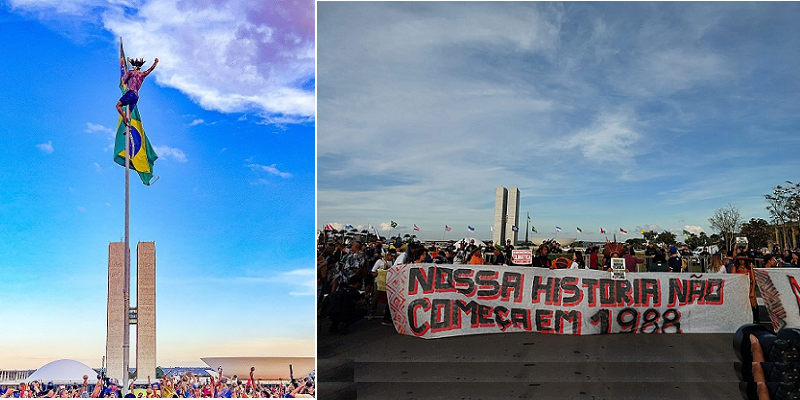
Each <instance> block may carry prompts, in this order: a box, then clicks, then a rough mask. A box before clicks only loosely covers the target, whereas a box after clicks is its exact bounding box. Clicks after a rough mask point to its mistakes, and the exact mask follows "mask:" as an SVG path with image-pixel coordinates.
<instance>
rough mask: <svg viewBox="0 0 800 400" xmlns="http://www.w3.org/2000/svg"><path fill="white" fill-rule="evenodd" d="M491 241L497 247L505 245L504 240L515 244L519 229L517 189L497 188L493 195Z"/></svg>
mask: <svg viewBox="0 0 800 400" xmlns="http://www.w3.org/2000/svg"><path fill="white" fill-rule="evenodd" d="M492 231H493V234H492V240H493V241H494V243H496V244H499V245H501V246H502V245H505V244H506V239H511V243H512V244H514V245H516V244H517V234H518V233H519V231H520V227H519V188H516V187H511V188H508V189H506V188H504V187H498V188H497V191H496V192H495V195H494V224H493V225H492Z"/></svg>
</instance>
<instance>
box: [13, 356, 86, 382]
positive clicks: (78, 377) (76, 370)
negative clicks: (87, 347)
mask: <svg viewBox="0 0 800 400" xmlns="http://www.w3.org/2000/svg"><path fill="white" fill-rule="evenodd" d="M84 375H87V376H88V377H89V384H95V383H97V372H95V371H94V370H93V369H91V368H89V367H88V366H87V365H86V364H84V363H82V362H80V361H75V360H56V361H53V362H50V363H48V364H45V365H44V366H42V367H41V368H39V369H37V370H36V372H34V373H32V374H31V375H30V376H28V378H27V379H25V380H26V381H27V382H32V381H41V382H44V383H48V382H53V383H55V384H62V383H83V376H84Z"/></svg>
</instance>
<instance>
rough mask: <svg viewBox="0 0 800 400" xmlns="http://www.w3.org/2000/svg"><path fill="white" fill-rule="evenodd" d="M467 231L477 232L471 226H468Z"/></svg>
mask: <svg viewBox="0 0 800 400" xmlns="http://www.w3.org/2000/svg"><path fill="white" fill-rule="evenodd" d="M467 229H469V231H470V232H475V228H473V227H471V226H469V225H467Z"/></svg>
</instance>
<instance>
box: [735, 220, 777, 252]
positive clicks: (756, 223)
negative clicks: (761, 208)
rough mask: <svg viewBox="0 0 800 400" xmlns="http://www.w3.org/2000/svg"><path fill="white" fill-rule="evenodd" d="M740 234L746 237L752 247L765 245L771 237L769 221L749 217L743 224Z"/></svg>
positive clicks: (756, 247)
mask: <svg viewBox="0 0 800 400" xmlns="http://www.w3.org/2000/svg"><path fill="white" fill-rule="evenodd" d="M741 234H742V236H746V237H747V240H748V241H749V243H750V247H751V248H754V249H758V248H761V247H766V246H767V243H768V242H769V239H770V237H771V235H770V226H769V223H768V222H767V221H765V220H763V219H761V218H758V219H756V218H751V219H750V221H748V222H747V223H745V224H743V225H742V229H741Z"/></svg>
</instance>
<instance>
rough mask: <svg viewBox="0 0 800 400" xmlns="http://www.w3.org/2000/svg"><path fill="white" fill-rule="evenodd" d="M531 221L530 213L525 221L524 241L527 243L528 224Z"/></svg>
mask: <svg viewBox="0 0 800 400" xmlns="http://www.w3.org/2000/svg"><path fill="white" fill-rule="evenodd" d="M530 222H531V215H530V214H528V220H527V221H525V243H528V224H530Z"/></svg>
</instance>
